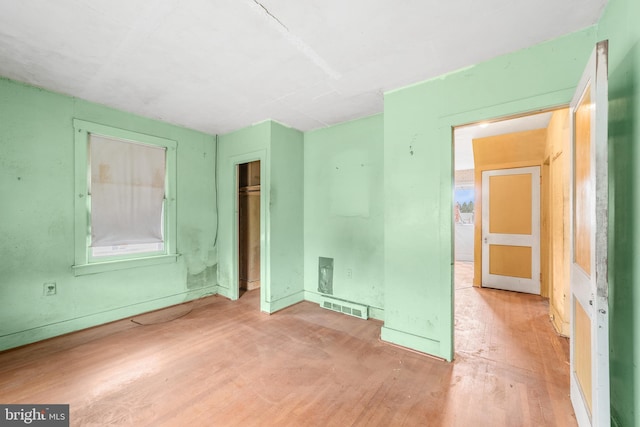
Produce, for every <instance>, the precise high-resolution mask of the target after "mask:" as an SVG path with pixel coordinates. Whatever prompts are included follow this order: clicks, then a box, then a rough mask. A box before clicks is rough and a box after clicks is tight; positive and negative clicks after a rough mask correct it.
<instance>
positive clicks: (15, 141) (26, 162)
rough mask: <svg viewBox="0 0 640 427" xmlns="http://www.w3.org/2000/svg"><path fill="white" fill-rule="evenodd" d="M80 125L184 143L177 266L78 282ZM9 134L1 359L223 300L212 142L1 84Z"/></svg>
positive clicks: (2, 189)
mask: <svg viewBox="0 0 640 427" xmlns="http://www.w3.org/2000/svg"><path fill="white" fill-rule="evenodd" d="M74 118H78V119H81V120H86V121H91V122H95V123H100V124H105V125H108V126H113V127H118V128H122V129H127V130H131V131H134V132H139V133H145V134H149V135H154V136H159V137H162V138H168V139H172V140H175V141H177V142H178V154H177V156H178V157H177V168H178V172H177V181H178V190H177V192H178V196H177V199H178V201H177V203H178V206H177V209H178V213H177V218H178V224H177V228H178V235H177V248H178V253H179V254H180V255H181V256H180V257H178V260H177V262H173V263H170V264H164V265H157V266H153V267H140V268H130V269H125V270H118V271H112V272H105V273H99V274H92V275H87V276H79V277H75V276H74V275H73V272H72V269H71V266H72V265H73V263H74V240H73V236H74V142H73V122H72V121H73V119H74ZM0 128H1V129H2V131H1V132H0V147H1V149H0V196H1V197H2V199H3V200H4V202H3V204H2V209H0V235H1V236H2V242H1V244H0V301H1V302H2V307H1V309H0V350H2V349H6V348H11V347H15V346H19V345H23V344H27V343H29V342H34V341H38V340H41V339H45V338H49V337H52V336H55V335H60V334H63V333H67V332H71V331H75V330H79V329H83V328H87V327H90V326H94V325H98V324H101V323H105V322H109V321H113V320H116V319H120V318H123V317H127V316H131V315H135V314H139V313H141V312H145V311H149V310H154V309H157V308H161V307H166V306H169V305H173V304H177V303H180V302H183V301H186V300H189V299H193V298H198V297H200V296H203V295H208V294H213V293H215V292H216V285H217V281H216V277H217V273H216V269H217V257H216V249H215V247H214V239H215V224H216V206H215V186H214V173H215V169H214V168H215V142H214V141H215V140H214V137H213V136H211V135H206V134H203V133H200V132H196V131H192V130H189V129H185V128H181V127H178V126H173V125H170V124H167V123H162V122H158V121H155V120H150V119H145V118H142V117H139V116H135V115H132V114H128V113H125V112H122V111H117V110H114V109H110V108H107V107H104V106H101V105H97V104H93V103H90V102H86V101H81V100H78V99H74V98H70V97H67V96H63V95H59V94H55V93H52V92H48V91H45V90H41V89H37V88H34V87H31V86H27V85H24V84H20V83H16V82H13V81H10V80H7V79H2V78H0ZM46 282H56V284H57V294H56V295H55V296H48V297H45V296H44V295H43V284H44V283H46Z"/></svg>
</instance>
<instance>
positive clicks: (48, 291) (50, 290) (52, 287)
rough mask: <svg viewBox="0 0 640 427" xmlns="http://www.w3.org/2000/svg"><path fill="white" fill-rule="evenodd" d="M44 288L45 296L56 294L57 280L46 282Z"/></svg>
mask: <svg viewBox="0 0 640 427" xmlns="http://www.w3.org/2000/svg"><path fill="white" fill-rule="evenodd" d="M43 289H44V296H45V297H50V296H52V295H55V294H56V291H57V287H56V282H48V283H45V284H44V285H43Z"/></svg>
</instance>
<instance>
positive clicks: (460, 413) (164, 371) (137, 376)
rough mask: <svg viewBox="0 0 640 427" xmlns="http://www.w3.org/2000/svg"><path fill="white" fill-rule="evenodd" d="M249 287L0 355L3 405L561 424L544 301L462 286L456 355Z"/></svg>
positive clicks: (563, 397) (265, 421)
mask: <svg viewBox="0 0 640 427" xmlns="http://www.w3.org/2000/svg"><path fill="white" fill-rule="evenodd" d="M258 298H259V290H256V291H250V292H247V293H245V294H244V295H243V296H242V298H240V300H238V301H235V302H233V301H229V300H227V299H225V298H222V297H219V296H214V297H208V298H206V299H202V300H199V301H195V302H192V303H187V304H183V305H180V306H176V307H171V308H168V309H165V310H161V311H158V312H154V313H150V314H146V315H142V316H138V317H135V318H133V319H127V320H123V321H119V322H114V323H111V324H108V325H104V326H100V327H97V328H93V329H89V330H85V331H80V332H77V333H74V334H70V335H66V336H63V337H58V338H54V339H51V340H47V341H43V342H40V343H36V344H32V345H29V346H25V347H22V348H19V349H14V350H9V351H5V352H2V353H0V402H1V403H69V404H70V405H71V406H70V408H71V425H74V426H104V425H127V426H271V425H277V426H302V425H304V426H401V425H406V426H469V425H474V426H501V425H504V426H553V425H558V426H570V425H575V419H574V417H573V411H572V409H571V404H570V402H569V398H568V393H569V390H568V384H569V382H568V365H567V360H568V345H567V342H566V340H565V339H564V338H560V337H558V336H556V335H555V334H554V333H553V329H552V327H551V325H550V324H549V321H548V317H547V304H546V302H545V300H543V299H541V298H539V297H534V296H528V295H523V294H515V293H509V292H502V291H493V290H487V289H482V290H479V289H476V288H471V287H461V288H459V289H458V290H457V291H456V306H457V317H456V346H457V347H456V348H457V351H456V359H455V361H454V362H453V363H446V362H443V361H439V360H435V359H432V358H430V357H426V356H423V355H420V354H416V353H414V352H411V351H407V350H404V349H401V348H397V347H394V346H391V345H388V344H385V343H382V342H381V341H380V340H379V334H380V326H381V324H382V323H381V322H378V321H375V320H368V321H363V320H360V319H356V318H352V317H349V316H345V315H341V314H338V313H334V312H331V311H327V310H324V309H321V308H320V307H318V306H317V305H316V304H312V303H310V302H303V303H300V304H297V305H295V306H293V307H290V308H288V309H285V310H282V311H281V312H278V313H276V314H274V315H271V316H269V315H266V314H263V313H260V312H259V310H258Z"/></svg>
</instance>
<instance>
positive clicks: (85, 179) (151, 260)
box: [73, 119, 178, 276]
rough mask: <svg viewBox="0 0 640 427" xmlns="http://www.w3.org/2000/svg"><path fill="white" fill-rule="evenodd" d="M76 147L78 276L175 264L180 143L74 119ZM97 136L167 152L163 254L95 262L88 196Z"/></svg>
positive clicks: (97, 260) (101, 259) (99, 259)
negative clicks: (93, 142) (92, 143)
mask: <svg viewBox="0 0 640 427" xmlns="http://www.w3.org/2000/svg"><path fill="white" fill-rule="evenodd" d="M73 128H74V143H75V195H74V199H75V237H74V243H75V264H74V265H73V271H74V274H75V275H76V276H79V275H83V274H94V273H100V272H104V271H111V270H119V269H123V268H130V267H143V266H149V265H156V264H163V263H170V262H175V261H176V257H177V256H178V253H177V250H176V237H177V231H176V230H177V228H176V227H177V226H176V216H177V206H176V183H177V175H176V164H177V155H176V149H177V146H178V143H177V142H176V141H174V140H171V139H166V138H160V137H157V136H152V135H146V134H143V133H138V132H133V131H129V130H125V129H118V128H114V127H111V126H106V125H101V124H98V123H92V122H87V121H84V120H79V119H74V120H73ZM90 134H98V135H103V136H106V137H112V138H118V139H122V140H126V141H131V142H142V143H145V144H150V145H157V146H161V147H165V148H166V174H165V175H166V188H165V194H166V196H165V199H166V200H165V218H164V227H165V229H164V251H162V252H161V253H158V252H153V253H142V254H135V253H134V254H129V255H126V256H118V257H109V258H96V257H92V256H91V247H90V242H91V223H90V218H91V202H90V196H89V191H88V189H89V179H90V176H91V175H90V169H89V150H88V146H89V135H90Z"/></svg>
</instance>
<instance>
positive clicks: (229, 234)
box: [218, 122, 271, 308]
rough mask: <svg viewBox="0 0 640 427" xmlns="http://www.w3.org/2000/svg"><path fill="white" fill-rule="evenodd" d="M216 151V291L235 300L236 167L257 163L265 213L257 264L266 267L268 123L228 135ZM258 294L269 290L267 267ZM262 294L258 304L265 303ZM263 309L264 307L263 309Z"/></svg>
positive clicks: (264, 269)
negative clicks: (217, 235)
mask: <svg viewBox="0 0 640 427" xmlns="http://www.w3.org/2000/svg"><path fill="white" fill-rule="evenodd" d="M219 144H220V145H219V148H218V157H219V162H218V167H219V173H218V194H219V199H218V203H219V204H220V211H219V215H220V232H219V237H218V248H219V252H218V257H219V264H218V291H219V292H220V294H222V295H225V296H226V297H228V298H231V299H236V298H238V289H237V285H238V264H237V262H238V260H237V253H236V248H237V245H238V242H237V228H236V227H237V225H236V221H237V219H236V218H237V194H236V189H237V183H236V166H237V165H238V164H241V163H247V162H250V161H254V160H260V171H261V176H260V190H261V191H260V207H261V209H262V210H263V211H264V212H263V214H264V215H262V216H263V218H262V221H261V223H260V233H261V246H262V249H263V250H262V251H261V253H260V256H261V262H260V264H261V265H262V266H263V267H264V266H265V265H267V264H266V261H265V256H266V255H267V253H266V252H267V250H266V249H267V248H268V245H269V243H270V239H269V229H268V227H265V224H268V221H269V218H268V217H267V216H268V209H267V210H264V207H265V205H266V206H268V204H269V188H270V176H271V167H270V162H269V157H268V156H269V151H270V146H271V123H270V122H262V123H259V124H257V125H254V126H250V127H248V128H244V129H240V130H238V131H235V132H232V133H230V134H227V135H221V136H220V137H219ZM260 275H261V284H262V287H261V293H262V292H263V291H264V289H266V288H268V283H267V282H268V280H267V277H268V266H267V267H266V268H262V269H261V271H260ZM265 298H266V297H265V295H264V294H262V296H261V301H265V300H266V299H265ZM263 308H264V307H263Z"/></svg>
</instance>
